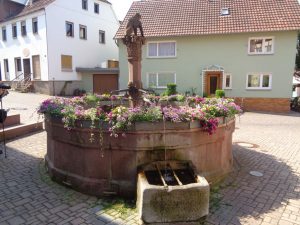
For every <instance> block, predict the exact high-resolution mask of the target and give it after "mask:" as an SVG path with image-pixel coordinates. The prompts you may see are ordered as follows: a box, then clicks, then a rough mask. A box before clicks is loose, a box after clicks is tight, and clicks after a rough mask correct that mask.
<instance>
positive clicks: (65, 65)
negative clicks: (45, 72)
mask: <svg viewBox="0 0 300 225" xmlns="http://www.w3.org/2000/svg"><path fill="white" fill-rule="evenodd" d="M61 69H62V70H65V71H71V70H72V69H73V65H72V56H71V55H61Z"/></svg>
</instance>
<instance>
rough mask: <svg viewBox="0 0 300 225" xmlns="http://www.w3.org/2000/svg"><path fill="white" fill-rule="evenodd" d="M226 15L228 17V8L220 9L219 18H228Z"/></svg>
mask: <svg viewBox="0 0 300 225" xmlns="http://www.w3.org/2000/svg"><path fill="white" fill-rule="evenodd" d="M228 15H230V12H229V8H222V9H221V16H228Z"/></svg>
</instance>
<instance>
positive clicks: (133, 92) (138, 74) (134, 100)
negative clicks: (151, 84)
mask: <svg viewBox="0 0 300 225" xmlns="http://www.w3.org/2000/svg"><path fill="white" fill-rule="evenodd" d="M144 42H145V38H144V37H141V36H133V37H132V39H131V40H130V41H128V42H127V43H126V47H127V54H128V69H129V83H128V89H129V95H130V97H131V101H130V106H131V107H136V106H138V105H139V103H140V102H141V94H140V92H139V90H138V89H141V88H143V84H142V64H141V61H142V47H143V44H144Z"/></svg>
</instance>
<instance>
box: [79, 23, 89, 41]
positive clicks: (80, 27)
mask: <svg viewBox="0 0 300 225" xmlns="http://www.w3.org/2000/svg"><path fill="white" fill-rule="evenodd" d="M81 29H84V30H85V37H81ZM79 39H80V40H87V26H85V25H82V24H79Z"/></svg>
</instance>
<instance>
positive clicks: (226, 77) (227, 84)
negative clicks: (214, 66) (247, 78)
mask: <svg viewBox="0 0 300 225" xmlns="http://www.w3.org/2000/svg"><path fill="white" fill-rule="evenodd" d="M231 88H232V79H231V74H225V75H224V85H223V89H231Z"/></svg>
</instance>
